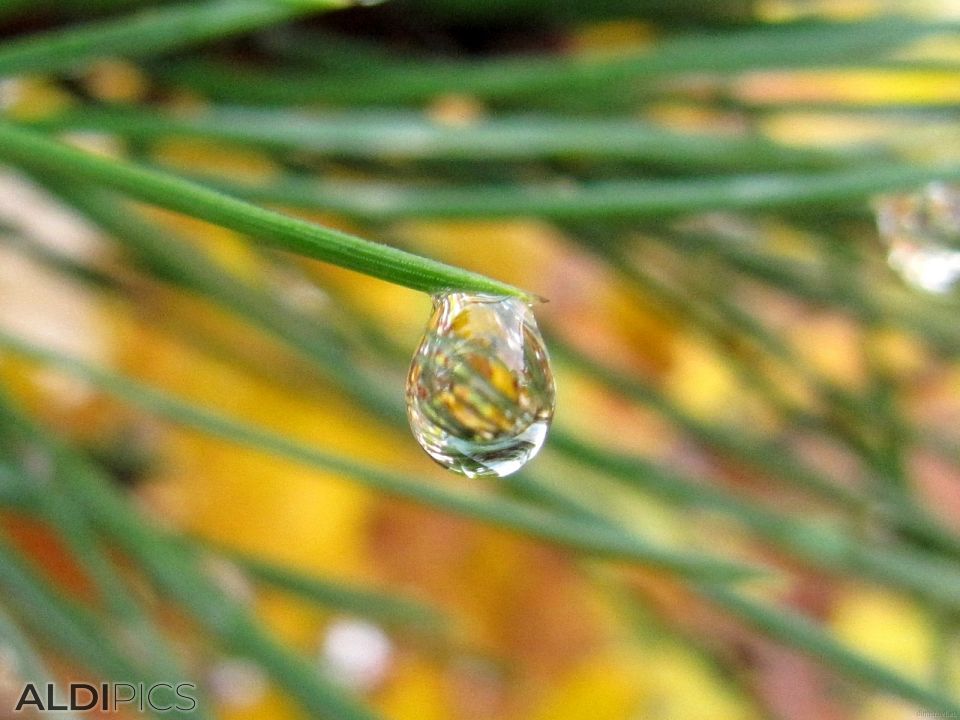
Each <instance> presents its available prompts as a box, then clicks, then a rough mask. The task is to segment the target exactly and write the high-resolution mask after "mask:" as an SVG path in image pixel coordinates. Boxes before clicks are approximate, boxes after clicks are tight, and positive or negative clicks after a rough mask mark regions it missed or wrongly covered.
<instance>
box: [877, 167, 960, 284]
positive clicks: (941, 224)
mask: <svg viewBox="0 0 960 720" xmlns="http://www.w3.org/2000/svg"><path fill="white" fill-rule="evenodd" d="M876 207H877V228H878V230H879V232H880V237H881V239H882V240H883V241H884V242H885V243H886V245H887V247H888V249H889V252H888V255H887V262H888V263H889V264H890V266H891V267H892V268H893V269H894V270H896V271H897V272H898V273H900V275H901V276H902V277H903V279H904V280H906V281H907V282H908V283H910V284H911V285H913V286H914V287H917V288H919V289H921V290H926V291H927V292H933V293H945V292H948V291H950V290H951V289H952V288H953V287H954V285H956V283H957V281H958V280H960V187H957V186H956V185H950V184H947V183H942V182H933V183H930V184H928V185H926V186H925V187H924V188H923V189H922V190H920V191H918V192H913V193H904V194H900V195H887V196H884V197H882V198H880V199H879V200H878V202H877V205H876Z"/></svg>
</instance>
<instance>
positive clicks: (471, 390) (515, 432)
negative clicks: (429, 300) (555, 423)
mask: <svg viewBox="0 0 960 720" xmlns="http://www.w3.org/2000/svg"><path fill="white" fill-rule="evenodd" d="M554 401H555V392H554V384H553V374H552V373H551V370H550V360H549V358H548V356H547V350H546V348H545V347H544V344H543V338H542V337H541V335H540V330H539V329H538V328H537V322H536V320H535V319H534V317H533V312H532V310H531V309H530V307H529V306H528V305H527V304H526V303H525V302H524V301H523V300H520V299H519V298H514V297H502V296H496V295H483V294H475V293H465V292H447V293H443V294H440V295H437V296H435V297H434V307H433V314H432V315H431V317H430V321H429V323H428V324H427V329H426V332H425V334H424V337H423V340H422V341H421V343H420V347H419V348H417V352H416V354H414V356H413V362H412V363H411V365H410V373H409V375H408V376H407V417H408V418H409V420H410V428H411V429H412V430H413V434H414V437H416V439H417V441H418V442H419V443H420V445H421V446H422V447H423V449H424V450H426V452H427V454H428V455H430V457H432V458H433V459H434V460H436V461H437V462H438V463H440V464H441V465H443V466H444V467H446V468H449V469H451V470H454V471H456V472H459V473H463V474H464V475H466V476H468V477H477V476H481V475H497V476H500V477H503V476H505V475H509V474H510V473H512V472H516V471H517V470H519V469H520V468H521V467H523V465H524V464H526V462H527V461H528V460H530V459H531V458H532V457H533V456H534V455H536V453H537V451H539V450H540V448H541V446H542V445H543V441H544V439H545V438H546V435H547V428H548V427H549V426H550V421H551V419H552V418H553V408H554Z"/></svg>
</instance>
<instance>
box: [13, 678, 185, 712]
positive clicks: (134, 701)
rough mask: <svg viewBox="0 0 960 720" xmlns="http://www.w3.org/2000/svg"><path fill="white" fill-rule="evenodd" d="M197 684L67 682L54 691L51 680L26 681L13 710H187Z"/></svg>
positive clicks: (54, 687)
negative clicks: (45, 681) (96, 683)
mask: <svg viewBox="0 0 960 720" xmlns="http://www.w3.org/2000/svg"><path fill="white" fill-rule="evenodd" d="M196 689H197V686H196V685H194V684H193V683H185V682H181V683H166V682H158V683H153V684H150V685H147V684H146V683H126V682H114V683H100V684H99V685H91V684H90V683H70V684H69V685H67V686H66V687H65V688H63V689H62V690H58V689H57V687H56V686H55V685H53V684H52V683H47V684H45V685H40V684H36V683H27V684H26V685H25V686H24V688H23V691H22V692H21V693H20V698H19V699H18V700H17V704H16V705H15V706H14V708H13V710H14V712H21V711H24V710H31V711H33V712H49V711H53V710H71V711H73V712H84V711H86V710H97V711H101V712H118V711H120V710H127V709H129V710H133V709H136V710H139V711H140V712H146V711H148V710H149V711H152V712H158V713H163V712H172V711H177V712H190V711H191V710H195V709H196V707H197V699H196V697H195V696H194V694H193V693H194V692H195V691H196Z"/></svg>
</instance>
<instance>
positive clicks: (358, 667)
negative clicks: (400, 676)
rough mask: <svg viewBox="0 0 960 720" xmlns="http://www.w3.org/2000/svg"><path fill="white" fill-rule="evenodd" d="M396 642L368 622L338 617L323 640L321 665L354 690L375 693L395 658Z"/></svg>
mask: <svg viewBox="0 0 960 720" xmlns="http://www.w3.org/2000/svg"><path fill="white" fill-rule="evenodd" d="M393 653H394V650H393V642H392V641H391V640H390V637H389V636H388V635H387V634H386V633H385V632H384V631H383V630H381V629H380V627H379V626H377V625H374V624H373V623H370V622H367V621H365V620H358V619H354V618H339V619H336V620H334V621H333V622H331V623H330V626H329V627H328V628H327V631H326V633H325V634H324V637H323V647H322V648H321V651H320V665H321V667H322V668H323V669H324V670H325V671H326V672H327V674H328V675H330V677H332V678H333V679H334V680H335V681H337V682H338V683H340V684H341V685H343V686H344V687H347V688H350V689H351V690H357V691H361V692H364V691H367V690H372V689H373V688H375V687H376V686H377V685H379V684H380V682H382V681H383V679H384V677H386V675H387V671H388V670H389V668H390V663H391V661H392V658H393Z"/></svg>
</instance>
